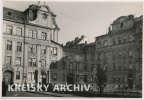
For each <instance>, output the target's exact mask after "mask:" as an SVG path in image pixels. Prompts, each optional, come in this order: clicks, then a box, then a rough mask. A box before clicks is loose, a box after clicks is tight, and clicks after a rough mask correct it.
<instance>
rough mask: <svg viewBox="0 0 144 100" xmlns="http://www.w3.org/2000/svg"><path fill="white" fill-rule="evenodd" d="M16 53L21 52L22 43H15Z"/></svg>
mask: <svg viewBox="0 0 144 100" xmlns="http://www.w3.org/2000/svg"><path fill="white" fill-rule="evenodd" d="M17 51H22V43H21V42H17Z"/></svg>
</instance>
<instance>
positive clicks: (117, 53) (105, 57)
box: [97, 48, 142, 60]
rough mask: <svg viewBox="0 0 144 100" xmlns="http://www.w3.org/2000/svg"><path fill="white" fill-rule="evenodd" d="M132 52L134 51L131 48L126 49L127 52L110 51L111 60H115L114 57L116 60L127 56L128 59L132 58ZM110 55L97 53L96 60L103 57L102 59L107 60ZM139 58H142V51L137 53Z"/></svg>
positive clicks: (108, 53) (124, 50)
mask: <svg viewBox="0 0 144 100" xmlns="http://www.w3.org/2000/svg"><path fill="white" fill-rule="evenodd" d="M134 52H135V51H133V50H132V49H131V48H129V49H128V52H127V50H126V49H123V50H118V51H117V52H116V51H115V50H114V51H112V58H116V56H117V57H118V58H120V57H122V56H123V57H126V56H127V55H128V56H129V57H133V55H134ZM110 55H111V54H110V52H103V53H98V56H97V59H98V60H101V59H102V57H103V59H108V57H110ZM139 58H142V50H140V51H139Z"/></svg>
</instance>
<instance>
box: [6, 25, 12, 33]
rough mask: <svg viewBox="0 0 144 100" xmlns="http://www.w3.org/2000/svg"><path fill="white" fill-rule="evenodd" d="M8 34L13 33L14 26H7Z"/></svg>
mask: <svg viewBox="0 0 144 100" xmlns="http://www.w3.org/2000/svg"><path fill="white" fill-rule="evenodd" d="M7 34H12V26H7Z"/></svg>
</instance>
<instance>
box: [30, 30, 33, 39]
mask: <svg viewBox="0 0 144 100" xmlns="http://www.w3.org/2000/svg"><path fill="white" fill-rule="evenodd" d="M29 37H31V38H32V37H33V31H32V30H29Z"/></svg>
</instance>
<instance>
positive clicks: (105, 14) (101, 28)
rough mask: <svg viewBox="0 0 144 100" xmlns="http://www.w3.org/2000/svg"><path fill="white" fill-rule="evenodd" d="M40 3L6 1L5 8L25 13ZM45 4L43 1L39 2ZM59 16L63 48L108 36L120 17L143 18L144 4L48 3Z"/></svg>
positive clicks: (46, 2) (57, 18) (60, 38)
mask: <svg viewBox="0 0 144 100" xmlns="http://www.w3.org/2000/svg"><path fill="white" fill-rule="evenodd" d="M37 3H38V1H4V2H3V6H4V7H9V8H12V9H16V10H20V11H24V10H25V9H27V8H28V6H29V5H31V4H37ZM40 3H41V4H43V3H44V2H43V1H40ZM45 4H46V5H48V6H49V7H50V9H51V11H53V13H54V14H56V15H57V17H56V23H57V25H58V27H59V28H60V31H59V40H58V42H59V43H60V44H62V43H63V44H65V43H66V42H68V41H72V40H74V39H75V37H81V36H82V35H84V36H86V37H87V38H88V39H89V41H90V42H94V41H95V37H97V36H100V35H104V34H107V30H108V27H109V25H110V23H113V21H114V20H116V19H117V18H118V17H120V16H127V15H130V14H133V15H135V17H139V16H141V15H142V14H143V4H142V3H140V2H123V3H122V2H50V1H49V2H48V1H45Z"/></svg>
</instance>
